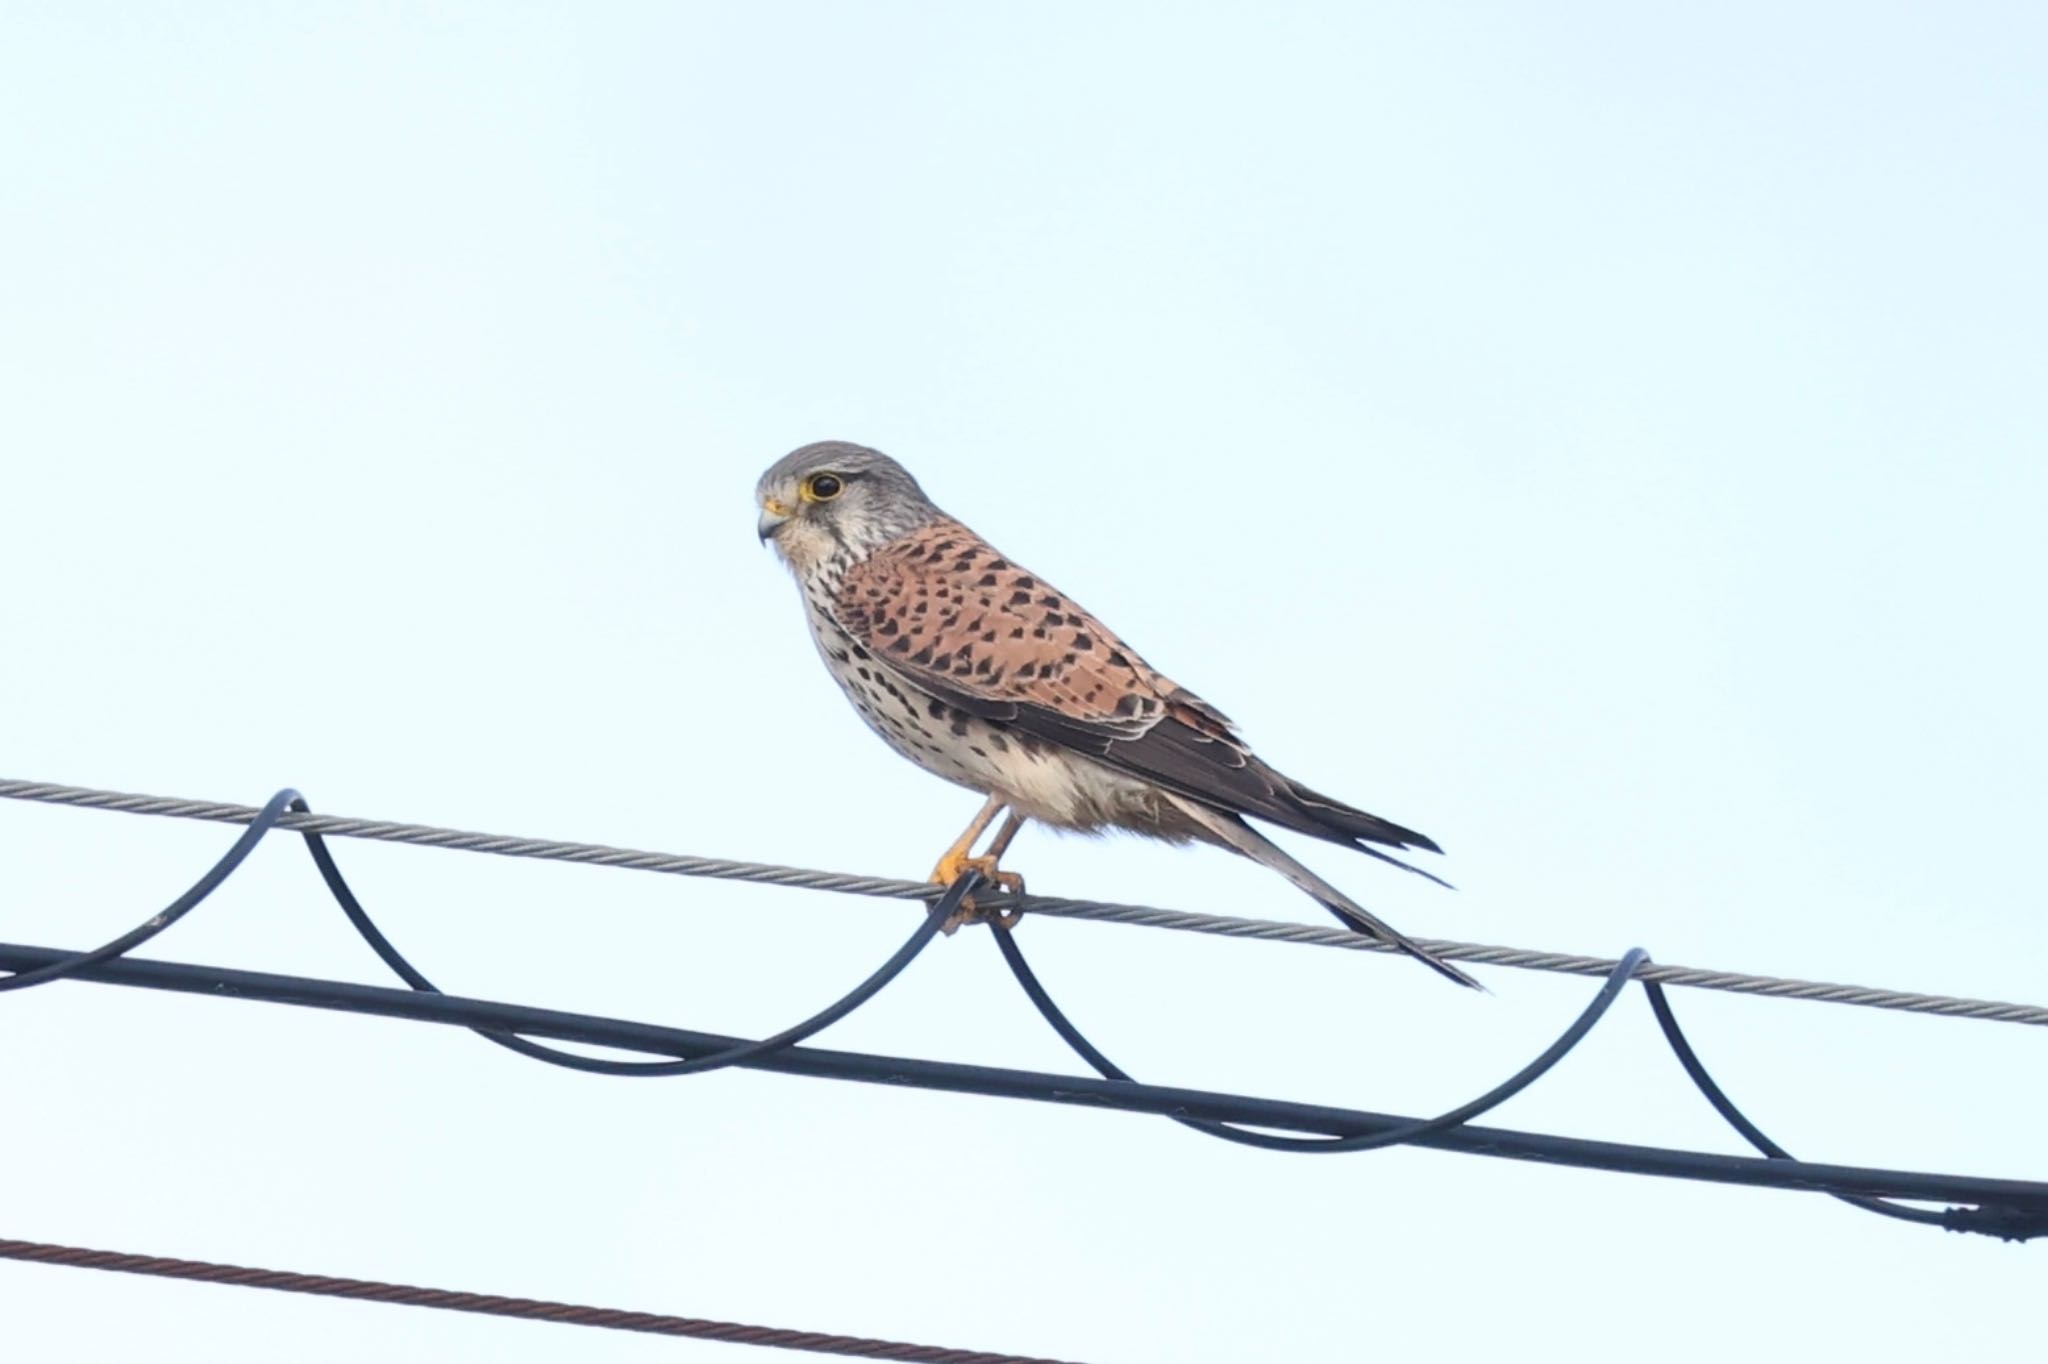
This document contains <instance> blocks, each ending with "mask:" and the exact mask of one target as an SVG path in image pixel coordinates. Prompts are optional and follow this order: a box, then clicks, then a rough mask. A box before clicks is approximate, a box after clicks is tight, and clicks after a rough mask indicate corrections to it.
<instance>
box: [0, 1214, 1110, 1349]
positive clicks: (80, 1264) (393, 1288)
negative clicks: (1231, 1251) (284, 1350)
mask: <svg viewBox="0 0 2048 1364" xmlns="http://www.w3.org/2000/svg"><path fill="white" fill-rule="evenodd" d="M0 1259H6V1260H21V1261H25V1262H27V1263H29V1264H44V1265H62V1266H66V1267H69V1268H74V1269H103V1270H108V1271H111V1272H113V1273H116V1274H146V1275H151V1276H154V1277H156V1278H160V1279H184V1280H187V1281H190V1282H194V1283H218V1284H231V1285H234V1286H235V1287H238V1288H269V1289H275V1290H277V1291H279V1292H283V1293H310V1294H313V1295H315V1296H317V1297H323V1298H350V1299H353V1300H355V1301H357V1302H382V1303H396V1304H398V1305H400V1306H403V1307H432V1308H436V1309H438V1310H440V1311H443V1312H474V1313H478V1314H481V1315H483V1316H490V1317H512V1318H515V1319H517V1320H520V1321H552V1322H556V1323H558V1324H560V1325H563V1326H591V1327H596V1328H598V1329H600V1330H606V1331H638V1332H640V1333H642V1334H645V1335H655V1336H680V1337H684V1338H687V1339H690V1340H716V1341H723V1342H725V1343H726V1344H728V1345H763V1346H768V1347H770V1348H773V1349H781V1350H802V1351H806V1352H808V1353H811V1354H821V1355H840V1356H843V1357H849V1358H853V1359H892V1360H899V1361H904V1364H1070V1362H1069V1361H1061V1360H1057V1359H1045V1358H1041V1357H1039V1356H1036V1355H1013V1354H1000V1353H995V1352H991V1351H987V1350H957V1349H949V1348H946V1347H944V1346H939V1345H913V1344H910V1343H908V1342H906V1341H900V1340H879V1339H875V1338H873V1337H870V1336H842V1335H834V1334H832V1333H830V1332H826V1331H793V1330H789V1329H787V1328H785V1327H779V1326H750V1325H747V1324H745V1323H743V1322H737V1321H713V1320H708V1319H706V1318H703V1317H675V1316H668V1315H666V1314H663V1313H660V1312H628V1311H623V1310H621V1309H619V1308H615V1307H590V1306H587V1305H585V1304H582V1303H573V1302H550V1301H548V1300H547V1299H545V1298H507V1297H501V1296H499V1295H498V1294H495V1293H463V1292H458V1291H455V1290H452V1289H446V1288H422V1287H420V1286H418V1285H417V1284H403V1283H385V1282H382V1281H380V1280H377V1279H349V1278H341V1277H337V1276H334V1275H328V1274H301V1273H296V1272H294V1271H292V1270H288V1269H252V1268H250V1267H249V1266H247V1265H228V1264H218V1263H215V1262H213V1261H211V1260H181V1259H175V1258H172V1257H169V1256H161V1255H127V1254H123V1253H121V1252H119V1251H112V1250H87V1249H85V1248H84V1247H81V1246H61V1245H52V1244H50V1243H48V1242H43V1241H15V1240H7V1239H0Z"/></svg>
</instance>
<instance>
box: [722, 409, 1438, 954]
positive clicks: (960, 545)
mask: <svg viewBox="0 0 2048 1364" xmlns="http://www.w3.org/2000/svg"><path fill="white" fill-rule="evenodd" d="M754 495H755V500H756V501H757V502H758V503H759V505H760V508H761V517H760V523H759V529H760V535H761V539H762V540H764V541H768V542H771V543H772V544H773V545H774V546H775V548H776V550H777V552H778V553H779V554H780V555H781V557H782V559H783V560H784V562H786V563H787V564H788V565H789V567H790V571H791V572H792V573H793V574H794V575H795V577H796V580H797V585H798V586H799V587H800V588H801V589H802V591H803V599H804V610H805V613H806V614H807V615H808V616H809V618H810V624H811V635H812V638H813V639H814V640H815V641H816V642H817V645H818V652H819V653H820V654H822V655H823V656H824V659H825V666H826V668H828V669H829V670H830V671H831V673H832V676H833V678H834V679H836V680H837V681H838V683H839V685H840V687H841V688H842V689H843V690H844V691H845V692H846V696H847V699H848V700H850V701H852V702H853V706H854V709H856V710H858V711H859V712H860V714H861V718H862V719H864V720H866V721H867V723H868V727H869V728H870V729H872V730H874V731H875V733H877V734H879V735H881V736H882V738H883V740H884V741H886V742H887V743H888V745H889V746H890V747H891V748H893V749H895V750H896V751H897V752H898V753H900V754H902V755H903V756H904V757H906V758H908V759H910V760H911V761H912V762H914V763H916V764H917V765H918V766H919V767H922V768H924V769H925V770H926V771H927V772H931V773H933V774H935V775H937V776H940V777H944V778H945V779H946V780H947V781H950V782H955V783H957V784H959V785H961V786H965V787H969V788H971V789H973V790H976V791H979V792H981V793H983V794H984V795H985V796H987V798H988V799H987V801H986V803H984V804H983V805H982V807H981V811H980V813H978V814H977V815H976V816H975V817H974V822H973V823H972V824H970V825H968V827H967V831H966V832H965V833H963V834H962V835H961V836H960V837H959V838H958V839H957V840H955V841H954V843H953V845H952V846H951V847H950V848H948V849H946V852H945V855H944V856H942V857H941V858H940V859H939V864H938V866H937V867H936V868H935V869H934V870H933V872H932V878H933V879H934V880H935V881H938V882H940V883H942V884H948V885H950V884H951V883H952V882H953V881H955V880H957V879H958V878H959V877H960V876H962V875H963V874H965V872H966V871H967V870H968V869H969V868H973V869H974V870H976V871H979V872H981V873H982V874H983V875H984V876H986V877H988V878H989V879H991V880H993V881H995V882H997V883H998V884H1001V885H1005V886H1009V887H1011V888H1014V889H1022V885H1023V883H1022V881H1021V879H1020V878H1018V877H1017V876H1016V874H1015V873H1013V872H1006V871H1003V870H1001V869H1000V868H999V867H998V865H997V860H998V859H999V858H1000V857H1001V856H1002V854H1003V852H1004V850H1006V849H1007V848H1008V847H1009V845H1010V840H1011V839H1013V838H1015V837H1016V834H1017V830H1018V829H1019V828H1020V827H1021V826H1022V825H1023V823H1024V821H1025V820H1027V819H1035V820H1038V821H1040V822H1042V823H1045V824H1050V825H1053V826H1055V827H1058V828H1065V829H1078V830H1083V831H1099V830H1103V829H1109V828H1117V829H1129V830H1132V831H1133V832H1136V833H1141V834H1147V835H1150V836H1152V837H1154V838H1162V839H1166V840H1168V841H1170V842H1177V843H1184V842H1188V841H1190V840H1194V841H1199V842H1203V843H1213V844H1216V845H1218V846H1220V847H1224V848H1228V849H1230V850H1231V851H1232V852H1236V853H1239V854H1242V855H1243V856H1245V857H1249V858H1251V859H1252V860H1253V861H1254V862H1258V863H1260V864H1262V865H1264V866H1267V867H1270V868H1272V869H1273V870H1274V871H1277V872H1279V873H1280V874H1281V875H1282V876H1285V877H1286V878H1287V879H1288V880H1290V881H1292V882H1293V883H1294V884H1295V885H1296V886H1298V887H1300V888H1301V889H1302V890H1304V891H1306V892H1307V893H1308V894H1309V895H1310V896H1311V897H1313V898H1314V899H1315V900H1316V901H1317V902H1318V903H1320V904H1322V905H1323V906H1324V907H1325V908H1327V909H1328V910H1329V911H1330V912H1331V913H1333V914H1335V915H1336V916H1337V918H1338V919H1339V920H1340V921H1342V922H1343V923H1344V924H1345V925H1347V926H1348V927H1350V928H1353V929H1355V930H1357V931H1358V932H1360V933H1364V934H1368V935H1370V936H1372V937H1375V938H1379V939H1381V940H1382V941H1385V942H1388V943H1392V944H1393V945H1395V946H1396V947H1399V948H1400V949H1401V950H1402V951H1404V952H1406V953H1408V954H1409V955H1410V956H1413V957H1415V958H1417V959H1419V960H1421V961H1423V962H1425V963H1427V964H1428V965H1429V966H1431V967H1432V968H1434V969H1435V970H1437V971H1438V972H1440V973H1441V974H1443V975H1445V976H1448V977H1449V978H1450V979H1452V980H1455V981H1457V982H1459V983H1460V984H1463V985H1474V984H1476V982H1474V981H1473V980H1472V978H1471V977H1470V976H1467V975H1466V974H1465V973H1464V972H1462V971H1460V970H1459V969H1458V968H1457V967H1455V966H1452V965H1451V964H1449V963H1448V962H1445V961H1442V960H1439V959H1438V958H1437V957H1435V956H1433V955H1431V954H1430V953H1429V952H1428V951H1426V950H1425V949H1423V948H1422V947H1420V946H1418V945H1417V944H1415V943H1414V942H1411V941H1410V940H1409V939H1407V938H1406V937H1404V936H1402V935H1401V934H1400V933H1398V932H1396V931H1395V930H1394V929H1393V928H1392V927H1391V926H1389V925H1388V924H1386V923H1384V922H1382V921H1381V920H1380V919H1378V918H1377V917H1375V916H1374V915H1373V914H1371V913H1370V912H1368V911H1367V910H1366V909H1364V908H1363V907H1361V906H1360V905H1358V904H1357V903H1356V902H1354V901H1353V900H1352V899H1351V898H1350V897H1349V896H1347V895H1345V894H1344V892H1342V891H1340V890H1338V889H1337V888H1336V887H1334V886H1332V885H1331V884H1329V882H1327V881H1325V880H1323V879H1322V878H1321V877H1319V876H1317V875H1316V874H1315V873H1314V872H1312V871H1310V870H1309V869H1308V868H1307V867H1304V866H1303V865H1302V864H1301V863H1299V862H1297V861H1295V860H1294V859H1293V858H1292V857H1289V856H1288V855H1287V854H1286V853H1285V852H1282V851H1281V850H1280V849H1279V848H1277V847H1275V846H1274V845H1273V844H1272V843H1270V842H1268V841H1267V840H1266V839H1265V838H1263V837H1261V836H1260V835H1259V834H1258V833H1257V832H1256V831H1254V830H1253V829H1252V828H1251V826H1250V825H1248V824H1246V823H1245V817H1246V816H1251V817H1253V818H1256V819H1262V820H1265V821H1267V822H1269V823H1272V824H1276V825H1278V826H1280V827H1281V828H1283V829H1292V830H1294V831H1296V832H1297V833H1304V834H1310V835H1312V836H1314V837H1316V838H1321V839H1327V840H1328V841H1330V842H1332V843H1341V844H1343V845H1344V846H1345V847H1348V848H1353V849H1356V850H1357V851H1359V852H1363V853H1368V854H1370V855H1371V856H1373V857H1377V858H1379V859H1380V860H1382V861H1385V862H1391V863H1393V864H1394V865H1395V866H1398V867H1402V868H1404V869H1406V870H1408V871H1414V872H1417V873H1418V874H1419V875H1423V876H1429V873H1428V872H1424V871H1421V869H1420V868H1416V867H1410V866H1409V865H1408V864H1407V863H1405V862H1402V861H1400V860H1398V859H1397V858H1393V857H1390V856H1388V855H1387V854H1386V853H1384V852H1381V851H1380V850H1379V849H1380V847H1388V848H1394V849H1409V848H1423V849H1427V850H1428V851H1430V852H1440V851H1441V849H1439V848H1438V847H1437V845H1436V844H1435V843H1433V842H1431V841H1430V840H1429V839H1427V838H1425V837H1423V836H1422V835H1421V834H1419V833H1416V832H1415V831H1414V830H1412V829H1404V828H1402V827H1401V826H1400V825H1398V824H1394V823H1391V822H1389V821H1387V820H1384V819H1381V818H1379V817H1378V816H1377V815H1369V814H1366V813H1365V812H1364V811H1363V810H1356V809H1353V808H1352V807H1351V806H1349V805H1346V804H1344V803H1343V802H1341V801H1337V800H1332V799H1331V798H1330V797H1328V796H1324V795H1319V794H1317V793H1316V792H1314V791H1311V790H1310V789H1309V788H1307V787H1306V786H1303V785H1302V784H1301V783H1299V782H1297V781H1294V780H1293V779H1291V778H1289V777H1286V776H1283V775H1281V774H1280V773H1279V772H1276V771H1274V770H1273V769H1272V768H1271V767H1268V766H1267V765H1266V764H1265V763H1263V762H1261V761H1259V759H1258V757H1257V756H1256V755H1255V754H1253V752H1252V751H1251V749H1250V748H1249V747H1248V746H1247V745H1246V744H1245V743H1244V741H1243V740H1242V739H1240V738H1239V737H1238V735H1237V730H1236V727H1235V726H1234V725H1233V724H1232V723H1231V721H1230V720H1229V719H1228V718H1227V717H1225V716H1224V714H1223V713H1222V712H1221V711H1219V710H1217V709H1216V708H1215V707H1214V706H1212V705H1210V704H1209V703H1208V702H1206V701H1204V700H1202V698H1200V697H1199V696H1196V695H1195V694H1194V693H1193V692H1191V691H1189V690H1188V689H1187V688H1185V687H1183V686H1180V685H1179V684H1178V683H1176V682H1173V681H1171V680H1169V679H1168V678H1166V677H1165V676H1163V675H1161V674H1160V673H1159V672H1157V671H1156V670H1154V669H1153V668H1152V667H1151V666H1150V665H1149V664H1147V663H1146V662H1145V660H1144V659H1142V658H1140V657H1139V656H1138V654H1137V652H1136V651H1135V650H1133V649H1132V648H1131V647H1130V646H1129V645H1127V644H1125V643H1124V642H1123V641H1122V640H1121V639H1118V638H1117V637H1116V636H1115V635H1114V634H1112V633H1110V631H1109V630H1107V629H1105V628H1104V627H1103V626H1102V624H1101V623H1100V622H1099V621H1097V620H1096V619H1095V618H1094V617H1093V616H1091V615H1089V614H1088V613H1087V612H1086V611H1084V610H1082V609H1081V607H1080V606H1079V605H1077V604H1076V603H1075V602H1074V601H1073V599H1072V598H1070V597H1068V596H1067V595H1066V594H1065V593H1063V592H1060V591H1059V590H1057V589H1056V588H1054V587H1053V586H1052V585H1051V584H1049V583H1047V582H1045V581H1044V580H1042V579H1041V578H1039V577H1038V576H1037V575H1035V574H1033V573H1030V572H1028V571H1026V570H1025V569H1023V568H1021V567H1019V566H1018V565H1016V564H1015V563H1013V562H1011V561H1010V560H1009V559H1008V558H1006V557H1004V556H1003V555H1002V554H999V553H998V552H997V551H996V550H995V548H994V547H993V546H991V545H990V544H989V543H988V542H987V541H986V540H983V539H982V538H981V537H980V536H979V535H976V534H975V533H974V532H973V531H971V530H969V529H968V528H967V527H966V526H965V525H963V524H961V523H960V522H959V521H956V520H954V519H953V518H952V517H950V516H948V515H947V514H946V513H945V512H943V511H940V510H939V509H938V507H936V506H934V505H933V503H932V501H931V499H930V498H928V497H926V496H925V494H924V490H923V489H922V488H920V487H918V485H917V480H916V479H914V478H912V477H911V476H910V474H909V473H908V472H906V471H905V470H904V468H903V466H901V465H900V464H898V463H896V461H894V460H892V459H890V458H889V457H888V456H887V455H884V454H882V453H881V452H880V451H878V450H870V449H868V448H866V447H865V446H860V445H852V444H848V443H847V442H845V441H820V442H819V443H817V444H815V445H806V446H804V447H803V448H802V449H800V450H797V451H794V452H792V453H791V454H789V455H787V456H785V457H784V458H783V459H781V460H779V461H777V462H776V463H775V465H774V466H773V467H772V468H770V469H769V470H768V472H767V473H765V474H763V475H761V481H760V482H759V484H757V485H756V486H755V489H754ZM1005 810H1007V811H1008V817H1007V818H1006V819H1005V820H1004V822H1003V826H1002V828H1001V829H1000V830H999V831H998V832H997V834H996V837H995V839H994V841H993V842H991V843H990V845H989V849H988V851H987V852H986V853H985V854H983V855H982V856H979V857H976V856H973V855H972V854H973V849H974V844H975V842H976V840H978V839H979V838H980V837H981V835H982V833H983V832H984V831H986V830H987V828H988V826H989V825H990V824H991V823H992V822H993V821H994V820H995V817H996V816H997V815H998V814H1001V813H1003V812H1004V811H1005ZM1375 845H1378V846H1375ZM1430 879H1431V880H1435V879H1436V878H1435V877H1430Z"/></svg>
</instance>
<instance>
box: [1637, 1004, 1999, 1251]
mask: <svg viewBox="0 0 2048 1364" xmlns="http://www.w3.org/2000/svg"><path fill="white" fill-rule="evenodd" d="M1643 993H1644V994H1646V995H1648V996H1649V997H1650V1011H1651V1012H1652V1013H1654V1014H1656V1016H1657V1026H1658V1027H1659V1028H1660V1029H1662V1030H1663V1032H1664V1040H1665V1041H1666V1042H1668V1043H1669V1044H1670V1046H1671V1051H1672V1054H1673V1055H1675V1056H1677V1057H1678V1064H1679V1065H1681V1066H1683V1067H1685V1073H1686V1075H1687V1076H1688V1077H1690V1078H1691V1080H1692V1082H1693V1085H1694V1086H1695V1087H1696V1088H1697V1089H1698V1090H1699V1092H1700V1093H1701V1094H1703V1095H1705V1096H1706V1100H1707V1102H1708V1103H1710V1104H1712V1105H1713V1106H1714V1111H1715V1112H1716V1113H1719V1114H1720V1115H1721V1117H1722V1120H1723V1121H1725V1122H1726V1123H1727V1124H1728V1125H1729V1126H1730V1127H1732V1128H1734V1129H1735V1130H1736V1131H1737V1132H1740V1133H1741V1134H1742V1138H1743V1140H1744V1141H1747V1142H1748V1143H1749V1144H1750V1145H1751V1146H1754V1147H1755V1148H1756V1149H1757V1150H1759V1151H1761V1152H1763V1153H1764V1154H1765V1155H1766V1156H1769V1157H1770V1158H1771V1159H1772V1160H1795V1159H1797V1157H1795V1156H1794V1155H1793V1154H1792V1153H1791V1152H1790V1151H1787V1150H1786V1149H1785V1148H1784V1147H1782V1146H1780V1145H1778V1143H1776V1142H1775V1141H1772V1140H1771V1139H1770V1138H1769V1137H1767V1136H1765V1135H1764V1131H1763V1129H1762V1128H1760V1127H1758V1126H1757V1125H1756V1124H1755V1123H1753V1122H1751V1121H1750V1120H1749V1118H1748V1116H1747V1115H1746V1114H1744V1113H1743V1111H1742V1110H1741V1109H1739V1108H1737V1107H1736V1106H1735V1101H1734V1100H1733V1099H1731V1098H1729V1097H1728V1095H1727V1092H1726V1091H1724V1090H1723V1089H1722V1088H1721V1086H1720V1085H1719V1084H1718V1083H1716V1082H1715V1080H1714V1077H1713V1076H1712V1075H1710V1074H1708V1073H1707V1067H1706V1063H1705V1062H1703V1061H1701V1060H1700V1057H1699V1053H1698V1052H1696V1051H1694V1050H1693V1045H1692V1041H1691V1039H1689V1038H1688V1037H1686V1035H1685V1030H1684V1029H1682V1028H1680V1027H1679V1026H1678V1016H1677V1015H1676V1014H1674V1013H1673V1012H1672V1011H1671V1001H1670V999H1669V998H1668V997H1667V996H1666V995H1665V993H1664V987H1663V986H1662V985H1659V984H1658V983H1657V982H1655V981H1644V982H1643ZM1832 1196H1833V1197H1835V1198H1838V1199H1840V1200H1841V1201H1842V1202H1844V1203H1847V1204H1849V1205H1850V1206H1851V1207H1855V1208H1861V1209H1863V1210H1864V1211H1865V1212H1874V1213H1876V1214H1877V1215H1878V1216H1880V1217H1895V1218H1897V1219H1898V1220H1900V1221H1901V1222H1918V1223H1921V1224H1922V1225H1925V1226H1936V1227H1951V1228H1953V1227H1954V1224H1955V1222H1956V1221H1957V1219H1958V1218H1959V1217H1965V1216H1967V1215H1968V1214H1969V1213H1971V1212H1972V1211H1975V1210H1973V1209H1968V1208H1947V1209H1943V1210H1942V1211H1939V1212H1936V1211H1934V1210H1933V1209H1930V1208H1907V1207H1901V1206H1900V1205H1899V1204H1897V1203H1887V1202H1886V1201H1884V1200H1883V1199H1881V1198H1863V1197H1861V1196H1859V1195H1856V1194H1834V1195H1832Z"/></svg>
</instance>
